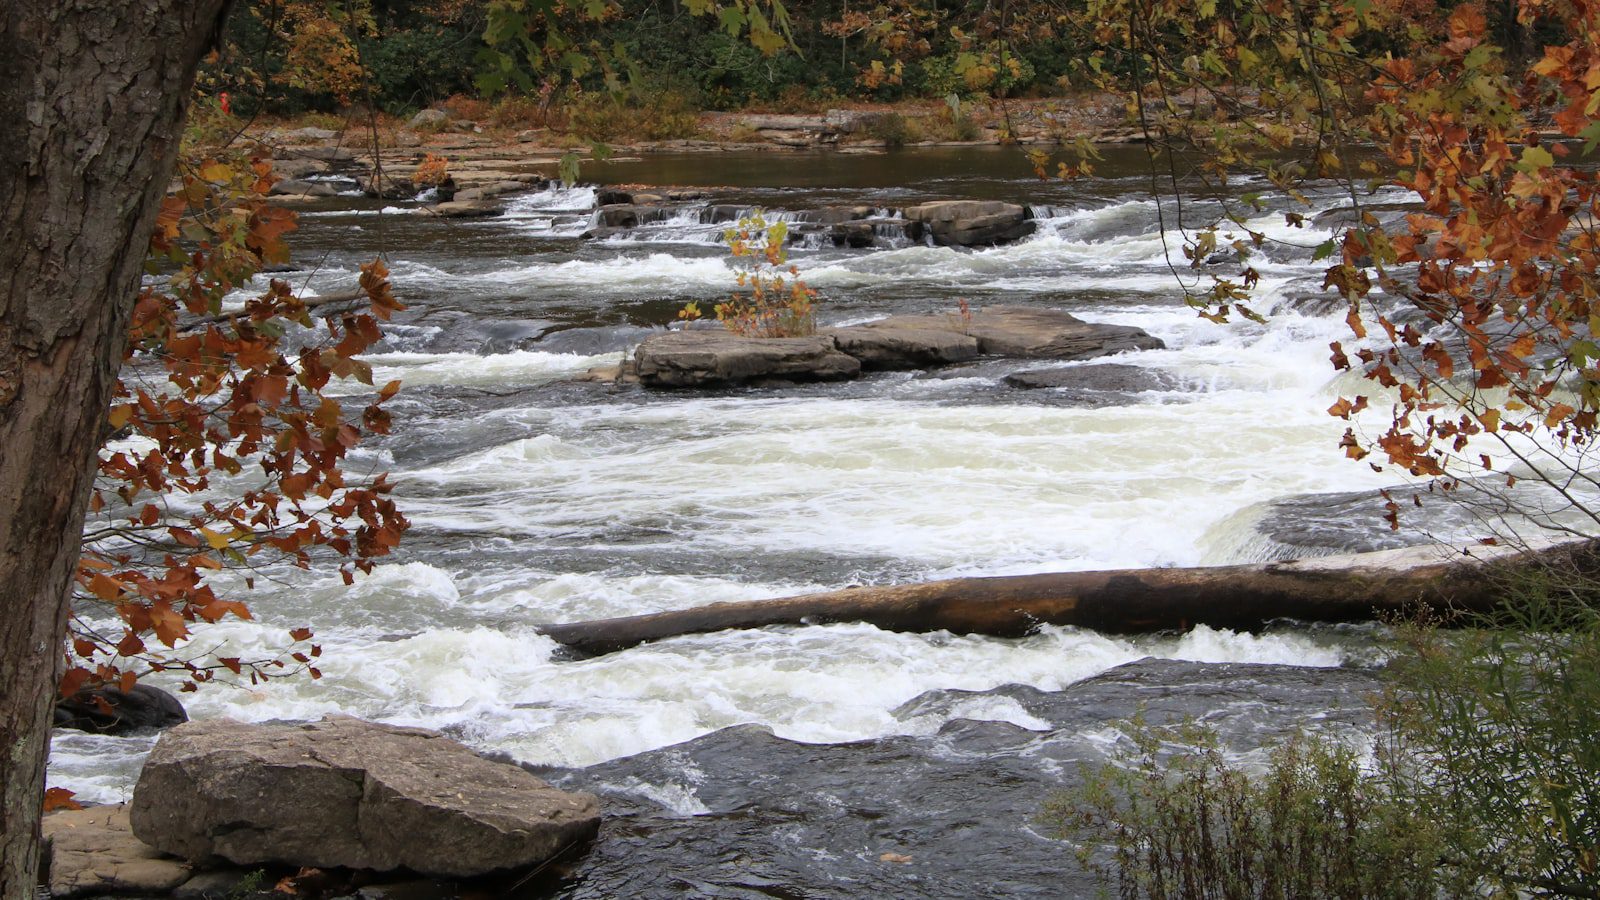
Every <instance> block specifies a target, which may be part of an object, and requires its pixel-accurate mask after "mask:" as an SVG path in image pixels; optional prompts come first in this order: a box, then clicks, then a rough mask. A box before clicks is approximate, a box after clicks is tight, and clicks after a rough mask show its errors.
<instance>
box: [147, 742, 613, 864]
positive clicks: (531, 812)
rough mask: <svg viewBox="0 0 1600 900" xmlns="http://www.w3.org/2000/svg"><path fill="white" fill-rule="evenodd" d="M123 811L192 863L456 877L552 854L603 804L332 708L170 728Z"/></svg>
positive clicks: (580, 833)
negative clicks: (302, 719) (301, 718)
mask: <svg viewBox="0 0 1600 900" xmlns="http://www.w3.org/2000/svg"><path fill="white" fill-rule="evenodd" d="M130 815H131V820H132V824H133V831H134V834H136V835H137V836H138V837H139V838H140V839H142V840H144V841H146V842H148V843H149V844H151V845H152V846H154V847H156V848H157V849H159V850H162V851H164V852H167V853H171V854H174V855H177V856H182V857H185V858H188V859H192V860H204V859H208V858H210V857H213V856H220V857H222V858H224V859H227V860H229V861H230V862H233V863H237V864H240V865H254V864H257V863H267V862H283V863H289V864H292V865H299V866H314V867H318V868H327V867H333V866H343V867H348V868H355V869H374V870H378V871H390V870H394V869H399V868H405V869H409V870H411V871H413V872H419V873H423V874H429V875H450V876H458V877H465V876H476V875H482V874H486V873H489V872H495V871H500V870H504V869H520V868H525V867H528V866H534V865H538V864H539V863H542V862H544V861H546V860H548V859H550V858H552V857H554V856H556V855H557V854H559V853H561V852H562V851H563V850H566V849H567V848H568V847H570V846H571V845H573V844H575V843H578V842H581V841H583V840H586V839H587V838H589V837H590V836H592V835H593V834H594V832H595V829H596V828H597V827H598V826H599V822H600V807H599V804H598V802H597V801H596V800H595V798H594V797H593V796H592V795H589V794H571V793H566V792H564V791H559V790H556V789H554V788H552V787H550V786H549V785H548V784H546V783H544V782H543V781H540V780H539V779H537V778H535V777H533V776H532V775H530V774H528V773H527V772H524V771H522V770H521V769H518V768H517V767H515V766H511V765H507V764H505V763H500V762H495V761H492V760H488V759H485V758H483V757H481V756H479V755H477V754H476V753H474V752H472V751H471V750H470V749H468V748H467V747H465V746H463V745H462V744H460V743H458V742H456V741H453V740H450V739H449V738H446V737H444V736H442V735H440V734H438V733H437V732H433V731H428V730H426V729H421V728H398V727H394V726H390V725H380V724H377V723H373V722H363V721H361V720H359V719H352V718H345V717H329V718H326V719H324V720H322V721H321V722H315V723H309V724H295V725H246V724H244V723H240V722H234V721H230V720H226V719H224V720H218V721H211V722H192V723H189V724H188V725H183V726H179V727H178V728H174V729H172V730H171V731H168V732H166V733H165V734H164V735H163V736H162V738H161V740H160V741H159V742H158V743H157V744H156V747H155V749H154V750H153V751H152V752H151V754H150V758H149V759H148V760H147V761H146V763H145V767H144V771H143V773H141V775H140V776H139V783H138V785H137V787H135V788H134V794H133V803H132V806H131V808H130Z"/></svg>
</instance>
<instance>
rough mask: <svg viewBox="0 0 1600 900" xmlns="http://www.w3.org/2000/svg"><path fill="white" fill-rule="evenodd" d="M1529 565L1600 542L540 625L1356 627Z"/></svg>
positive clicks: (586, 646)
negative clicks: (1291, 622)
mask: <svg viewBox="0 0 1600 900" xmlns="http://www.w3.org/2000/svg"><path fill="white" fill-rule="evenodd" d="M1525 566H1537V567H1541V568H1545V569H1549V570H1552V571H1561V572H1569V571H1576V572H1582V573H1588V574H1591V575H1592V574H1595V573H1597V572H1600V542H1591V541H1580V542H1575V543H1568V544H1561V545H1558V546H1554V547H1549V548H1546V549H1543V550H1540V551H1537V552H1519V551H1508V550H1500V549H1497V548H1488V547H1479V548H1476V555H1475V556H1465V555H1463V554H1462V553H1461V552H1460V551H1455V552H1449V553H1447V552H1446V551H1443V550H1442V549H1441V548H1438V547H1433V546H1428V547H1418V548H1409V549H1405V550H1384V551H1380V552H1377V553H1358V554H1352V555H1349V556H1330V557H1322V558H1318V559H1304V560H1291V561H1288V562H1277V563H1264V564H1260V565H1243V566H1215V567H1208V568H1192V569H1122V570H1112V571H1104V572H1063V573H1055V574H1048V575H1014V576H1006V577H999V578H961V579H957V580H954V581H934V582H929V583H926V584H908V585H893V586H888V587H859V588H847V589H845V590H842V591H832V592H829V593H825V594H808V595H806V596H803V597H785V598H782V599H777V600H751V601H745V602H740V603H713V604H710V605H707V606H701V607H695V608H693V609H683V610H673V611H671V612H663V613H653V614H650V615H643V616H628V617H625V618H619V619H601V620H598V621H593V622H574V623H570V624H564V625H540V626H539V630H540V631H541V632H543V633H544V634H546V635H548V636H550V637H551V638H553V639H555V640H556V641H557V642H558V643H561V644H564V645H566V646H568V647H570V648H572V649H574V650H577V651H579V652H581V653H586V654H598V653H611V652H613V651H616V650H623V649H626V648H628V647H633V646H636V645H638V644H643V643H646V642H648V641H657V640H661V639H663V638H669V637H676V636H678V635H682V634H700V633H704V632H708V631H721V630H724V629H731V628H762V627H765V626H768V625H799V624H807V625H823V624H827V623H829V622H866V623H868V624H871V625H876V626H878V627H879V628H883V629H887V630H889V631H953V632H956V633H958V634H989V635H996V636H1000V637H1016V636H1021V635H1025V634H1028V633H1029V632H1031V631H1033V630H1034V629H1036V628H1038V627H1039V626H1040V625H1076V626H1080V627H1083V628H1093V629H1096V630H1098V631H1108V632H1121V633H1139V632H1150V631H1167V630H1175V629H1186V628H1190V627H1192V626H1195V625H1211V626H1214V627H1218V628H1257V627H1260V626H1261V625H1264V624H1265V623H1267V622H1270V621H1272V620H1274V619H1285V618H1287V619H1298V620H1302V621H1313V622H1354V621H1368V620H1371V619H1373V618H1374V617H1376V616H1379V615H1383V614H1386V613H1387V614H1397V615H1398V614H1405V613H1409V612H1413V611H1416V610H1418V609H1421V608H1428V609H1431V610H1433V611H1434V612H1436V613H1445V612H1451V611H1460V610H1473V611H1488V610H1489V609H1491V608H1493V607H1494V605H1495V604H1496V603H1497V602H1498V601H1499V599H1500V597H1501V595H1502V591H1503V588H1504V586H1505V584H1506V578H1507V577H1508V576H1513V575H1514V574H1515V573H1516V572H1517V571H1518V570H1519V569H1521V568H1522V567H1525Z"/></svg>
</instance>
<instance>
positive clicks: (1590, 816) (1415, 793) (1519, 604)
mask: <svg viewBox="0 0 1600 900" xmlns="http://www.w3.org/2000/svg"><path fill="white" fill-rule="evenodd" d="M1506 595H1507V597H1508V601H1507V602H1506V604H1505V605H1504V606H1503V607H1502V609H1501V610H1500V611H1499V612H1498V613H1497V614H1496V615H1495V616H1493V617H1492V618H1489V619H1486V620H1482V621H1478V622H1475V623H1473V624H1475V625H1477V626H1479V627H1475V628H1470V629H1463V630H1458V631H1446V630H1442V629H1439V628H1434V627H1429V626H1417V625H1411V626H1407V627H1406V628H1404V629H1402V631H1401V634H1402V637H1403V639H1404V647H1403V650H1402V651H1401V652H1400V653H1399V654H1397V656H1396V659H1395V661H1394V662H1393V663H1392V664H1391V666H1390V670H1391V675H1392V686H1391V688H1390V689H1389V690H1388V692H1387V693H1386V694H1385V696H1384V697H1383V698H1382V702H1381V705H1380V713H1381V715H1382V719H1383V721H1384V722H1385V723H1386V724H1387V725H1388V727H1389V731H1390V734H1389V742H1390V744H1391V753H1390V757H1391V760H1390V763H1389V765H1387V766H1386V770H1385V774H1386V776H1387V777H1388V778H1389V780H1390V781H1392V782H1393V783H1394V785H1395V789H1396V791H1397V792H1398V793H1399V794H1400V795H1401V796H1404V797H1406V798H1407V799H1408V800H1409V801H1410V802H1412V803H1414V804H1415V805H1417V806H1418V807H1419V808H1422V809H1425V810H1427V811H1428V814H1429V815H1430V816H1432V817H1434V818H1436V819H1437V820H1439V821H1441V822H1445V823H1448V825H1449V829H1448V831H1447V835H1446V836H1447V838H1448V839H1449V842H1450V845H1451V849H1452V854H1451V859H1452V864H1453V865H1455V866H1457V867H1458V868H1460V869H1462V870H1463V871H1465V872H1467V873H1470V874H1471V875H1472V876H1474V877H1475V878H1477V879H1479V880H1481V881H1483V882H1485V883H1488V884H1490V885H1493V886H1494V887H1496V888H1498V889H1499V890H1501V891H1503V892H1505V893H1508V894H1515V893H1517V892H1526V891H1528V890H1529V889H1537V890H1538V891H1539V892H1543V893H1547V894H1550V895H1555V896H1588V897H1595V896H1600V584H1597V583H1596V582H1595V581H1594V580H1593V579H1592V578H1591V577H1589V576H1587V575H1584V574H1576V573H1574V572H1571V571H1564V570H1560V569H1556V568H1545V569H1542V570H1540V571H1537V572H1535V573H1533V574H1531V575H1525V576H1522V577H1521V578H1520V579H1519V580H1518V581H1517V582H1515V583H1514V584H1510V585H1508V586H1507V590H1506Z"/></svg>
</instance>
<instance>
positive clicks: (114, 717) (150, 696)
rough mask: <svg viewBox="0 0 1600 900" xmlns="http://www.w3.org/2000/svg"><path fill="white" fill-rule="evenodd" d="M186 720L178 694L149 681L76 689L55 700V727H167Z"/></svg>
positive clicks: (119, 730)
mask: <svg viewBox="0 0 1600 900" xmlns="http://www.w3.org/2000/svg"><path fill="white" fill-rule="evenodd" d="M187 721H189V715H188V714H187V713H185V712H184V711H183V704H182V703H179V702H178V698H177V697H174V696H172V695H171V694H169V693H167V692H166V691H163V690H162V689H160V688H158V687H152V686H150V685H148V684H136V685H134V686H133V689H132V690H129V691H127V692H124V691H122V690H121V689H119V688H115V687H102V688H96V689H94V690H90V691H79V692H78V693H76V694H74V695H73V696H71V697H69V698H67V699H65V700H61V701H58V702H57V703H56V709H55V726H56V727H57V728H75V729H77V730H78V731H94V732H99V733H102V734H126V733H127V732H130V731H138V730H143V729H151V728H170V727H172V726H174V725H181V724H182V723H184V722H187Z"/></svg>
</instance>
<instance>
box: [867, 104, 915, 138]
mask: <svg viewBox="0 0 1600 900" xmlns="http://www.w3.org/2000/svg"><path fill="white" fill-rule="evenodd" d="M862 131H863V132H864V133H865V134H866V135H867V136H868V137H870V138H873V139H875V140H880V141H883V143H884V146H886V147H903V146H905V145H906V144H912V143H916V142H917V141H920V140H922V131H921V130H920V129H919V128H918V127H917V126H916V123H914V122H912V121H911V120H910V119H907V118H906V117H905V116H902V115H900V114H899V113H894V112H888V113H873V114H872V115H870V116H866V117H865V121H863V122H862Z"/></svg>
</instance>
